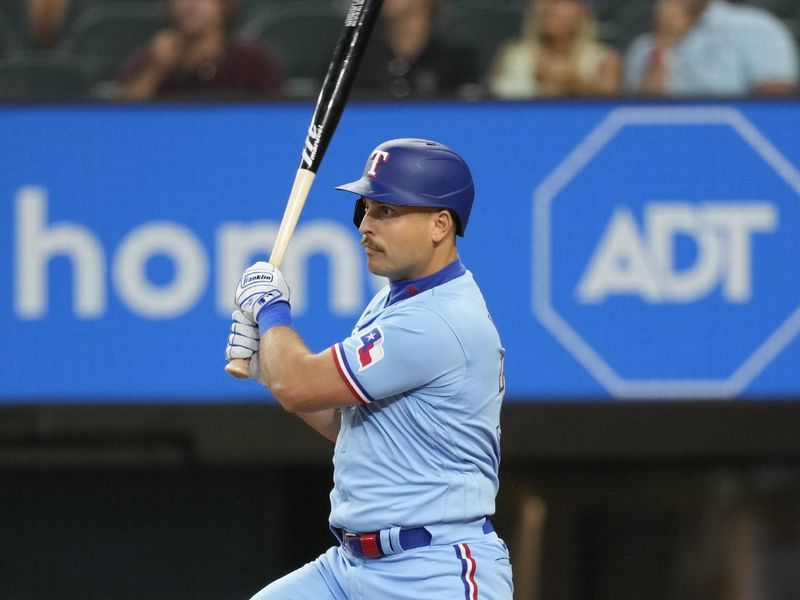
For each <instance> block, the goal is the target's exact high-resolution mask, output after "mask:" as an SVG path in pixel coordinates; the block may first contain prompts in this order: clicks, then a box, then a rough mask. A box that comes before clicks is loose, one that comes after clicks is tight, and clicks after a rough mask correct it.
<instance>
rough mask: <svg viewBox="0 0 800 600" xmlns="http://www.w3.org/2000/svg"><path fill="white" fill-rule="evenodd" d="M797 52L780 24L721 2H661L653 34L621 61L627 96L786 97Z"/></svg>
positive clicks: (641, 39)
mask: <svg viewBox="0 0 800 600" xmlns="http://www.w3.org/2000/svg"><path fill="white" fill-rule="evenodd" d="M797 77H798V65H797V48H796V46H795V43H794V40H793V38H792V36H791V33H790V32H789V31H788V29H787V28H786V27H785V26H784V25H783V23H782V22H781V21H780V20H779V19H777V18H776V17H774V16H773V15H771V14H769V13H768V12H766V11H764V10H762V9H759V8H755V7H752V6H743V5H733V4H728V3H727V2H723V1H720V0H659V1H658V4H657V5H656V13H655V23H654V31H653V32H652V33H647V34H644V35H642V36H640V37H638V38H637V39H636V40H634V42H633V43H632V44H631V46H630V48H629V49H628V52H627V56H626V60H625V89H626V90H627V91H629V92H633V93H645V94H656V95H659V94H664V95H742V94H787V93H790V92H792V91H794V89H795V86H796V85H797Z"/></svg>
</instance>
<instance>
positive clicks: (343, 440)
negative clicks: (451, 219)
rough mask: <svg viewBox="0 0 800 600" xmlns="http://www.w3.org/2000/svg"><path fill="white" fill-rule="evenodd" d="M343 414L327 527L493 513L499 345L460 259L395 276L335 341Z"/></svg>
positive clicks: (373, 527) (455, 519) (409, 523)
mask: <svg viewBox="0 0 800 600" xmlns="http://www.w3.org/2000/svg"><path fill="white" fill-rule="evenodd" d="M331 350H332V354H333V357H334V360H335V362H336V366H337V368H338V369H339V372H340V374H341V375H342V377H343V379H344V381H345V383H346V384H347V385H348V387H349V388H350V389H351V391H352V392H353V394H354V395H355V396H356V398H357V399H358V402H357V403H356V404H353V405H349V406H346V407H344V408H342V409H341V428H340V431H339V435H338V438H337V441H336V448H335V451H334V458H333V463H334V487H333V490H332V491H331V495H330V499H331V513H330V524H331V526H332V527H333V528H342V529H346V530H349V531H353V532H369V531H377V530H381V529H386V528H389V527H414V526H425V525H432V524H437V523H459V522H468V521H473V520H476V519H479V518H481V517H483V516H486V515H492V514H494V509H495V496H496V495H497V489H498V467H499V463H500V405H501V402H502V399H503V394H504V389H505V382H504V379H503V354H504V349H503V347H502V345H501V342H500V336H499V334H498V332H497V329H496V328H495V326H494V324H493V322H492V320H491V318H490V315H489V312H488V310H487V307H486V302H485V300H484V298H483V295H482V294H481V292H480V289H479V288H478V285H477V284H476V282H475V279H474V277H473V276H472V273H470V272H469V271H467V270H466V269H465V268H464V266H463V265H462V263H461V262H460V261H459V260H456V261H455V262H453V263H451V264H450V265H448V266H447V267H445V268H444V269H443V270H441V271H439V272H438V273H435V274H433V275H431V276H428V277H425V278H422V279H418V280H414V281H405V282H402V283H394V282H393V283H392V284H391V285H390V286H388V287H386V288H384V289H383V290H381V291H380V292H379V293H378V294H377V295H376V296H375V297H374V298H373V299H372V301H371V302H370V303H369V304H368V306H367V307H366V309H365V310H364V312H363V314H362V315H361V317H360V318H359V319H358V321H357V323H356V326H355V328H354V329H353V332H352V335H350V337H348V338H347V339H345V340H344V341H342V342H340V343H337V344H335V345H333V346H332V348H331Z"/></svg>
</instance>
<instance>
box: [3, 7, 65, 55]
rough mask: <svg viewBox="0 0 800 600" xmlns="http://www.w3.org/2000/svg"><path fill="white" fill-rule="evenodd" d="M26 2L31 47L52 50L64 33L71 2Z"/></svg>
mask: <svg viewBox="0 0 800 600" xmlns="http://www.w3.org/2000/svg"><path fill="white" fill-rule="evenodd" d="M11 1H17V0H11ZM25 2H26V9H27V12H28V29H29V31H28V35H29V37H30V43H31V46H33V47H34V48H52V47H53V46H55V44H56V42H57V41H58V38H59V37H60V35H61V33H62V29H63V26H64V22H65V20H66V16H67V13H68V11H69V9H70V4H71V3H70V0H25Z"/></svg>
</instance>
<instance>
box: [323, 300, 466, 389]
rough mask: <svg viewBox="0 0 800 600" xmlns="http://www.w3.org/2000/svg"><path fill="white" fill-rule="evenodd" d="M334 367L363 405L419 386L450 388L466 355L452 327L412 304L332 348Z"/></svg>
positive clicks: (464, 365)
mask: <svg viewBox="0 0 800 600" xmlns="http://www.w3.org/2000/svg"><path fill="white" fill-rule="evenodd" d="M331 351H332V353H333V359H334V361H335V362H336V368H337V369H338V370H339V374H340V375H341V376H342V378H343V379H344V381H345V383H346V384H347V386H348V387H349V388H350V390H351V391H352V392H353V394H354V395H355V396H356V398H357V399H358V400H359V401H361V402H364V403H369V402H372V401H373V400H376V399H381V398H388V397H390V396H396V395H398V394H402V393H404V392H408V391H411V390H413V389H416V388H419V387H421V386H431V384H432V383H433V384H434V385H433V386H431V390H429V391H433V392H434V393H435V390H436V385H435V383H436V382H437V381H438V382H439V383H440V384H441V389H443V390H444V389H448V390H452V385H453V382H456V381H458V377H459V376H460V375H459V374H462V375H463V373H464V371H465V368H466V357H465V354H464V350H463V348H462V346H461V343H460V341H459V339H458V337H457V336H456V334H455V332H454V331H453V330H452V329H451V328H450V326H449V325H448V324H447V323H446V322H445V321H444V320H443V319H442V318H441V317H440V316H439V315H437V314H436V313H434V312H432V311H430V310H428V309H425V308H422V307H410V308H408V309H403V310H398V311H395V312H393V313H392V314H391V315H387V316H385V317H382V318H380V319H378V320H376V321H374V322H372V323H370V324H368V325H366V326H364V327H363V328H361V329H360V330H358V331H356V332H354V333H353V335H351V336H350V337H349V338H347V339H345V340H343V341H342V342H339V343H337V344H335V345H334V346H332V347H331Z"/></svg>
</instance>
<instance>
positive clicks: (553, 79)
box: [489, 0, 622, 99]
mask: <svg viewBox="0 0 800 600" xmlns="http://www.w3.org/2000/svg"><path fill="white" fill-rule="evenodd" d="M621 71H622V63H621V60H620V57H619V54H618V53H617V52H616V51H615V50H614V49H612V48H610V47H609V46H607V45H605V44H603V43H601V42H600V41H598V39H597V30H596V26H595V22H594V18H593V16H592V12H591V9H590V7H589V6H588V5H587V2H586V0H531V2H530V4H529V6H528V9H527V14H526V18H525V20H524V21H523V26H522V35H521V37H520V38H518V39H515V40H512V41H510V42H508V43H507V44H506V45H505V46H503V48H501V50H500V52H499V54H498V57H497V59H496V60H495V63H494V65H493V66H492V69H491V72H490V74H489V88H490V90H491V92H492V94H493V95H495V96H496V97H498V98H506V99H519V98H533V97H554V96H608V95H612V94H615V93H617V92H618V91H619V88H620V81H621Z"/></svg>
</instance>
